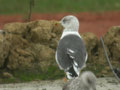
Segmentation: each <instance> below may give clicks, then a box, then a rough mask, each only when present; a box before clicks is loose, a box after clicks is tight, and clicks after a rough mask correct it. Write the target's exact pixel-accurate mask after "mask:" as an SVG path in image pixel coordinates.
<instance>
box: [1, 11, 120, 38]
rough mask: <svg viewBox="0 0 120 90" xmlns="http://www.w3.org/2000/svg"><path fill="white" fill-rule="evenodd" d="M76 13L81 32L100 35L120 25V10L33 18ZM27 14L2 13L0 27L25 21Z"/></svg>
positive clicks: (35, 17)
mask: <svg viewBox="0 0 120 90" xmlns="http://www.w3.org/2000/svg"><path fill="white" fill-rule="evenodd" d="M71 14H72V15H75V16H77V17H78V19H79V21H80V33H84V32H93V33H95V34H96V35H97V36H98V37H100V36H101V35H104V34H105V33H106V32H107V31H108V29H109V28H111V27H112V26H119V25H120V12H104V13H88V12H84V13H75V14H74V13H58V14H40V13H39V14H33V15H32V20H41V19H45V20H60V19H61V18H62V17H64V16H66V15H71ZM24 21H25V15H0V29H2V28H3V25H4V24H6V23H11V22H24Z"/></svg>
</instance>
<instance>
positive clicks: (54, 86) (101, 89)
mask: <svg viewBox="0 0 120 90" xmlns="http://www.w3.org/2000/svg"><path fill="white" fill-rule="evenodd" d="M63 85H64V83H63V80H56V81H35V82H30V83H18V84H1V85H0V90H62V86H63ZM97 90H120V83H118V81H117V80H116V79H115V78H110V77H107V78H99V79H97Z"/></svg>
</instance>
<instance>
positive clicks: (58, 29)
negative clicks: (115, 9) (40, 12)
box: [0, 20, 120, 76]
mask: <svg viewBox="0 0 120 90" xmlns="http://www.w3.org/2000/svg"><path fill="white" fill-rule="evenodd" d="M4 31H5V33H0V70H3V71H4V69H6V70H10V71H19V70H20V71H21V72H22V71H24V72H28V71H29V72H33V71H37V72H39V73H41V72H42V73H47V72H48V71H49V72H51V73H52V72H53V71H54V70H55V71H54V72H56V73H57V71H58V69H56V67H57V68H58V66H57V64H56V61H55V51H56V47H57V45H58V41H59V39H60V36H61V34H62V31H63V27H62V26H61V25H60V23H58V21H46V20H40V21H32V22H28V23H10V24H6V25H5V26H4ZM81 36H82V38H83V40H84V42H85V45H86V48H87V51H88V61H87V68H86V69H87V70H92V71H93V72H96V73H98V76H101V74H102V73H105V74H108V73H109V72H110V69H109V66H108V63H107V61H106V57H105V55H104V50H103V47H102V45H101V41H99V40H98V38H97V36H96V35H94V34H93V33H84V34H82V35H81ZM103 39H104V42H105V45H106V50H107V52H108V55H109V57H110V59H111V62H112V64H113V65H114V66H115V67H119V63H120V56H119V52H120V27H113V28H111V29H110V30H109V31H108V32H107V33H106V34H105V36H104V37H103ZM50 67H51V68H53V70H49V68H50ZM58 72H59V71H58ZM106 72H107V73H106ZM111 73H112V72H111ZM56 75H57V74H56ZM108 75H109V74H108Z"/></svg>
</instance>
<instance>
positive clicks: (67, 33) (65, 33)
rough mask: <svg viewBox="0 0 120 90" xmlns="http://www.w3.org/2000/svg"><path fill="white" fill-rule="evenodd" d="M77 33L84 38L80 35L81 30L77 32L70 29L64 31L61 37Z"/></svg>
mask: <svg viewBox="0 0 120 90" xmlns="http://www.w3.org/2000/svg"><path fill="white" fill-rule="evenodd" d="M71 34H72V35H76V36H79V37H80V38H82V37H81V36H80V34H79V32H75V31H69V32H66V31H65V32H63V34H62V36H61V39H62V38H63V37H65V36H67V35H71Z"/></svg>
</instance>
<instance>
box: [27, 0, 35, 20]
mask: <svg viewBox="0 0 120 90" xmlns="http://www.w3.org/2000/svg"><path fill="white" fill-rule="evenodd" d="M33 7H34V0H30V9H29V15H28V21H31V16H32V8H33Z"/></svg>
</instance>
